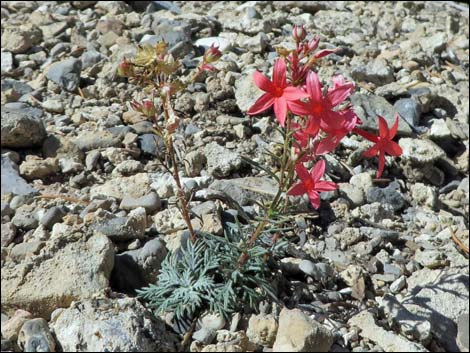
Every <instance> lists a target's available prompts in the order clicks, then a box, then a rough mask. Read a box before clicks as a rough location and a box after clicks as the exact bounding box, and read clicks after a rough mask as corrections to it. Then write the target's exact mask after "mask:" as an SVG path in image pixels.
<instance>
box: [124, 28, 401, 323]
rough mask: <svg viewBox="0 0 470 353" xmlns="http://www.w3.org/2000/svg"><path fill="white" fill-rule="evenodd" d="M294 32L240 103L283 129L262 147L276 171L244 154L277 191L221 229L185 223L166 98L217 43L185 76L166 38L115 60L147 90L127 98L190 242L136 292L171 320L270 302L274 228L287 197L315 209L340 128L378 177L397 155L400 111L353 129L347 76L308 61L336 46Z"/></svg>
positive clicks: (207, 67) (279, 228)
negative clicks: (326, 75) (151, 141)
mask: <svg viewBox="0 0 470 353" xmlns="http://www.w3.org/2000/svg"><path fill="white" fill-rule="evenodd" d="M292 37H293V39H294V41H295V49H293V50H289V49H286V48H282V47H281V48H277V52H278V55H279V57H278V58H277V59H276V60H275V62H274V67H273V72H272V76H271V78H269V77H266V76H264V75H263V74H262V73H260V72H258V71H255V72H254V74H253V81H254V84H255V85H256V86H258V87H259V88H260V89H261V90H262V91H263V92H264V93H263V94H262V95H261V96H260V97H259V98H258V99H257V100H256V102H255V103H254V104H253V106H251V107H250V108H249V109H248V111H247V113H248V114H249V115H257V114H260V113H263V112H265V111H267V110H269V109H271V108H272V109H273V111H274V115H275V118H276V120H277V122H278V123H279V131H280V132H281V133H282V136H283V141H282V144H281V146H280V150H281V153H280V154H276V153H274V152H270V151H267V153H268V154H269V155H270V156H271V157H273V158H275V159H276V160H277V162H278V163H277V164H278V166H279V170H278V171H277V172H275V171H274V170H270V169H269V168H267V167H265V166H262V165H260V164H259V163H257V162H255V161H253V160H250V159H248V158H244V160H245V161H246V162H248V163H250V164H252V165H253V166H254V167H257V168H259V169H261V170H263V171H264V172H266V173H267V174H268V175H270V176H271V177H272V178H273V179H274V180H275V181H276V182H277V183H278V188H277V193H276V195H275V196H274V197H273V199H272V200H270V201H269V202H267V203H264V204H262V205H261V206H262V211H261V214H260V215H259V217H257V218H255V220H253V221H251V222H250V223H248V224H246V225H243V226H242V225H241V224H239V223H235V224H231V223H226V224H225V236H224V237H220V236H215V235H212V234H207V233H203V232H196V231H195V230H194V229H193V227H192V224H191V219H190V209H189V203H188V200H187V199H186V198H185V194H184V192H183V188H182V185H181V181H180V177H179V162H181V160H178V153H176V151H175V145H174V142H175V141H174V134H175V131H176V130H177V129H178V127H179V124H180V118H179V117H178V116H177V114H176V112H175V110H174V109H173V104H172V98H173V97H174V96H175V94H177V93H178V92H180V91H182V90H184V89H186V88H187V87H188V85H190V84H191V83H193V82H195V81H196V80H197V78H198V77H199V76H200V75H201V73H202V72H204V71H214V70H215V67H214V65H213V64H214V63H215V62H216V61H217V60H218V59H219V58H220V56H221V53H220V51H219V50H218V48H217V47H215V46H211V47H210V48H208V50H207V51H206V52H205V54H204V56H203V57H202V60H201V62H200V64H199V65H198V66H197V68H196V69H195V70H194V71H193V72H192V73H191V74H190V75H188V76H186V77H184V76H183V75H182V64H181V62H180V61H179V60H177V59H176V58H174V57H173V55H172V54H171V53H169V52H168V50H167V45H166V44H165V43H164V42H160V43H158V44H157V45H156V46H150V45H145V46H140V47H139V48H138V50H137V54H136V56H135V57H134V58H133V59H124V60H123V61H122V62H121V63H120V64H119V66H118V74H120V75H121V76H124V77H128V78H129V79H130V80H132V81H133V82H135V83H137V84H140V85H141V86H143V87H144V92H145V93H146V94H147V97H145V98H144V99H142V100H140V101H133V102H132V103H131V104H130V105H131V107H132V109H134V110H136V111H138V112H140V113H141V114H142V115H144V116H145V117H147V118H148V119H150V120H151V121H153V123H154V127H155V133H156V134H158V135H159V136H160V137H161V138H162V139H163V141H164V143H165V147H166V152H167V156H166V158H165V160H164V161H162V165H163V167H164V168H165V169H166V170H167V171H168V172H170V173H171V174H172V175H173V178H174V180H175V184H176V189H177V190H176V194H177V198H178V201H179V207H180V210H181V213H182V216H183V219H184V221H185V223H186V225H187V228H188V232H189V235H190V237H189V238H190V241H188V243H183V244H181V249H180V250H179V251H176V252H174V253H172V254H169V255H168V257H167V258H166V259H165V261H164V262H163V264H162V268H161V273H160V275H159V277H158V279H157V282H156V284H151V285H150V286H149V287H147V288H143V289H141V290H139V291H138V294H139V296H140V297H142V298H143V299H145V300H146V301H148V303H149V305H150V306H151V307H152V308H154V309H155V310H156V311H157V312H159V313H162V312H168V311H170V312H173V313H174V314H175V316H176V318H177V319H178V320H181V319H183V318H184V317H189V318H194V317H197V315H198V314H199V313H201V312H202V311H203V310H210V311H215V312H218V313H220V314H221V315H223V316H227V315H228V314H229V313H231V312H233V311H236V310H240V309H241V307H240V305H242V304H243V303H245V304H246V303H248V304H249V306H250V307H251V308H253V309H254V308H256V306H257V304H258V303H259V302H260V301H261V300H263V299H264V298H265V297H267V296H268V297H271V298H272V299H273V300H276V299H275V298H276V294H275V291H274V289H273V287H272V285H271V283H272V282H273V279H274V277H273V275H272V268H271V267H270V263H271V260H276V259H277V258H278V257H279V255H280V254H281V252H282V250H283V249H285V247H286V242H285V241H283V240H282V237H281V239H280V234H281V235H282V233H283V232H284V231H285V230H286V223H288V222H286V220H287V221H289V217H288V216H287V214H288V212H287V211H288V208H289V202H290V197H289V196H301V195H307V196H308V198H309V200H310V203H311V205H312V207H313V208H314V209H318V208H319V207H320V194H321V193H322V192H328V191H332V190H335V189H336V188H337V185H336V184H335V183H334V182H332V181H329V180H325V176H324V174H325V170H326V162H325V160H324V159H323V157H322V156H324V155H325V154H327V153H331V152H333V151H334V150H335V149H336V147H337V146H338V145H339V144H340V142H341V140H342V139H343V138H344V137H345V136H347V135H348V134H353V133H356V134H358V135H360V136H362V137H364V138H366V139H367V140H369V141H370V142H372V143H374V145H373V146H372V147H371V148H370V149H368V150H367V151H366V152H365V153H364V156H365V157H373V156H376V155H378V160H379V163H378V165H379V168H378V171H377V177H380V176H381V175H382V173H383V170H384V168H385V154H389V155H392V156H399V155H401V153H402V151H401V148H400V147H399V145H398V144H397V143H395V142H394V141H393V138H394V137H395V135H396V132H397V129H398V117H396V120H395V123H394V125H393V126H392V127H391V128H389V127H388V125H387V123H386V121H385V119H384V118H382V117H380V116H379V117H378V121H379V124H378V125H379V129H378V130H379V133H378V135H377V136H375V135H372V134H371V133H369V132H366V131H364V130H362V129H360V128H359V125H360V124H361V121H360V119H359V118H358V116H357V115H356V114H355V112H354V110H353V108H352V106H351V104H350V103H349V102H348V97H349V96H350V95H351V94H352V93H353V91H354V83H353V82H350V81H347V80H346V79H345V78H344V77H343V76H341V75H337V76H334V77H332V78H331V83H330V85H328V86H325V85H323V84H322V82H321V80H320V78H319V76H318V74H317V73H316V72H315V70H314V68H315V66H316V65H317V64H318V62H319V60H320V59H321V58H323V57H325V56H327V55H330V54H332V53H335V52H336V50H334V49H333V50H332V49H324V50H317V49H318V46H319V43H320V39H319V37H317V36H314V37H313V38H311V39H307V32H306V30H305V28H304V27H302V26H295V27H294V29H293V32H292ZM156 104H159V105H160V106H161V108H162V109H161V110H162V111H163V114H162V116H159V115H158V113H157V112H158V111H159V109H157V106H156Z"/></svg>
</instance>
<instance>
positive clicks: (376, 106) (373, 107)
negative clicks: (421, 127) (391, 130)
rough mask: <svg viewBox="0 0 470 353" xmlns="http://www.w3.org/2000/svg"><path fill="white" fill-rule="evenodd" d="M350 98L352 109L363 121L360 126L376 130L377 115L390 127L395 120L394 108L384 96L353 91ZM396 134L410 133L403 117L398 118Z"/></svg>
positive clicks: (407, 134)
mask: <svg viewBox="0 0 470 353" xmlns="http://www.w3.org/2000/svg"><path fill="white" fill-rule="evenodd" d="M350 99H351V102H352V104H353V106H354V111H355V112H356V114H357V116H358V117H359V118H360V119H361V120H362V122H363V124H362V125H361V128H365V129H369V130H372V131H378V127H379V121H378V118H377V116H378V115H381V116H383V117H384V119H385V120H386V121H387V124H388V126H390V127H391V126H392V125H393V123H394V122H395V109H394V108H393V106H392V105H391V104H390V103H389V102H388V101H387V100H386V99H385V98H383V97H379V96H376V95H367V94H363V93H355V94H353V95H352V96H351V97H350ZM397 134H398V135H399V136H410V135H411V128H410V126H409V125H408V124H407V123H406V122H405V121H404V120H403V119H399V122H398V132H397Z"/></svg>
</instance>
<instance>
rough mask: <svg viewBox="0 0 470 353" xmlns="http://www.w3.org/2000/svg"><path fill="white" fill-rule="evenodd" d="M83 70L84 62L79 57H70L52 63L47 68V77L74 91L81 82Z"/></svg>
mask: <svg viewBox="0 0 470 353" xmlns="http://www.w3.org/2000/svg"><path fill="white" fill-rule="evenodd" d="M81 71H82V62H81V61H80V60H79V59H75V58H70V59H66V60H64V61H61V62H58V63H54V64H52V65H51V66H50V67H49V69H48V70H47V73H46V77H47V78H48V79H49V80H51V81H53V82H55V83H57V84H58V85H59V86H60V87H61V88H64V89H66V90H67V91H69V92H74V91H75V90H76V89H77V88H78V85H79V83H80V73H81Z"/></svg>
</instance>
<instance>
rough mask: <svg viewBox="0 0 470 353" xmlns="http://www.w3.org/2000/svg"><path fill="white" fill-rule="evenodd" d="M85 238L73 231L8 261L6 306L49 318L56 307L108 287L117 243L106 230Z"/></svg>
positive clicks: (4, 271) (4, 285)
mask: <svg viewBox="0 0 470 353" xmlns="http://www.w3.org/2000/svg"><path fill="white" fill-rule="evenodd" d="M53 233H54V232H53ZM84 238H86V237H85V235H84V234H83V233H81V232H76V233H72V232H70V233H68V234H64V237H59V238H55V239H52V240H50V241H48V242H47V244H46V246H45V247H44V248H43V249H42V250H41V251H40V252H39V254H38V255H33V256H29V257H26V258H24V259H23V260H22V261H20V262H14V261H13V260H10V261H7V263H6V264H5V266H4V267H3V268H2V275H1V276H2V277H1V278H2V284H1V289H2V294H1V299H2V310H6V311H7V312H8V311H11V310H12V309H14V308H23V309H26V310H28V311H30V312H31V313H32V314H33V315H34V316H36V317H43V318H45V319H48V318H49V315H50V314H51V312H52V311H53V310H55V309H57V308H60V307H68V306H69V305H70V303H71V302H72V301H74V300H80V299H84V298H90V297H92V296H93V295H94V294H96V293H98V292H100V291H102V290H103V289H105V288H106V287H108V285H109V276H110V274H111V271H112V268H113V265H114V248H113V245H112V243H111V241H110V240H109V239H108V238H107V237H106V236H105V235H102V234H95V235H92V236H91V237H89V239H84Z"/></svg>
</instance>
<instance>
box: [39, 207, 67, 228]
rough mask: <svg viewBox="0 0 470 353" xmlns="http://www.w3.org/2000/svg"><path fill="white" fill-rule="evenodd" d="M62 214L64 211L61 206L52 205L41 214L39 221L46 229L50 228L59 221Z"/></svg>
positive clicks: (62, 216) (63, 214)
mask: <svg viewBox="0 0 470 353" xmlns="http://www.w3.org/2000/svg"><path fill="white" fill-rule="evenodd" d="M64 216H65V212H64V210H63V209H62V207H58V206H54V207H51V208H50V209H48V210H47V212H46V213H45V214H44V216H42V218H41V220H40V223H41V224H42V225H43V226H44V227H46V229H52V226H53V225H54V224H56V223H59V222H61V221H62V218H64Z"/></svg>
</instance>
